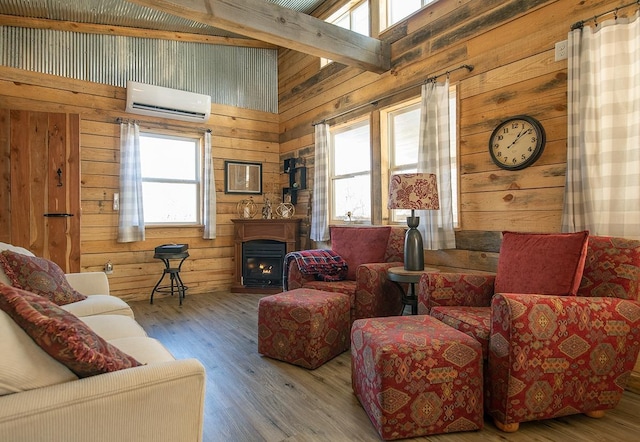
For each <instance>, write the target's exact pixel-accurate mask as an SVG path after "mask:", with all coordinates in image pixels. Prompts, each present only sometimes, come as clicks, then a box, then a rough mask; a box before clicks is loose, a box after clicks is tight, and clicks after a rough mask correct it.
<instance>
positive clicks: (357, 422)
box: [130, 293, 640, 442]
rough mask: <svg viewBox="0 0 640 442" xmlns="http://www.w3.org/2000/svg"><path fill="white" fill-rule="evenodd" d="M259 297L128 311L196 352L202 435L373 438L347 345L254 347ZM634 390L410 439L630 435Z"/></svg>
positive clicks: (638, 404)
mask: <svg viewBox="0 0 640 442" xmlns="http://www.w3.org/2000/svg"><path fill="white" fill-rule="evenodd" d="M263 296H265V295H258V294H247V293H241V294H238V293H226V294H224V293H223V294H221V293H217V294H215V295H192V296H187V298H186V299H185V301H184V303H183V306H182V307H179V306H178V299H177V298H175V297H173V298H172V297H170V296H159V297H156V298H155V299H154V305H150V304H149V303H148V301H136V302H131V303H130V304H131V307H132V308H133V310H134V312H135V315H136V319H137V320H138V322H139V323H140V324H141V325H142V326H143V327H144V328H145V330H146V331H147V333H148V334H149V335H150V336H152V337H154V338H156V339H158V340H160V341H161V342H162V343H163V344H164V345H165V346H166V347H167V348H168V349H169V350H170V351H171V352H172V353H173V355H174V356H175V357H176V358H180V359H182V358H191V357H193V358H197V359H199V360H200V361H201V362H202V363H203V364H204V366H205V367H206V370H207V393H206V401H205V420H204V440H205V441H207V442H209V441H215V442H217V441H225V442H227V441H242V442H245V441H246V442H254V441H256V442H258V441H269V442H271V441H296V442H311V441H323V442H324V441H331V442H342V441H377V440H380V438H379V436H378V434H377V432H376V431H375V430H374V428H373V426H372V424H371V423H370V421H369V418H368V417H367V415H366V414H365V412H364V410H363V409H362V407H361V406H360V404H359V402H358V400H357V399H356V397H355V396H354V395H353V393H352V391H351V377H350V376H351V371H350V359H349V352H345V353H343V354H341V355H340V356H338V357H337V358H335V359H333V360H331V361H329V362H327V363H326V364H324V365H323V366H321V367H319V368H317V369H316V370H313V371H310V370H306V369H304V368H300V367H296V366H293V365H289V364H286V363H283V362H278V361H275V360H272V359H269V358H266V357H263V356H261V355H260V354H258V352H257V314H258V300H259V299H260V298H261V297H263ZM639 434H640V395H637V394H634V393H630V392H625V394H624V396H623V399H622V402H621V403H620V405H619V406H618V408H617V409H616V410H613V411H611V412H608V413H607V414H606V415H605V417H604V418H602V419H592V418H589V417H586V416H583V415H574V416H568V417H565V418H561V419H552V420H547V421H539V422H528V423H523V424H521V425H520V430H519V431H518V432H516V433H512V434H508V433H503V432H500V431H499V430H497V429H496V428H495V427H494V425H493V424H492V423H490V422H489V421H487V422H486V424H485V428H484V429H483V430H481V431H477V432H465V433H452V434H445V435H438V436H430V437H428V438H427V437H422V438H416V439H410V440H415V441H427V440H428V441H442V442H458V441H565V440H573V441H576V442H577V441H618V442H619V441H632V440H633V441H635V440H638V437H639V436H638V435H639Z"/></svg>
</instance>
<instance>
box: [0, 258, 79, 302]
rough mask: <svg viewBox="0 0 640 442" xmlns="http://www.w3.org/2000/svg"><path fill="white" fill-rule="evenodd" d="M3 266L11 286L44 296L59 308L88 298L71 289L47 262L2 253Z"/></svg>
mask: <svg viewBox="0 0 640 442" xmlns="http://www.w3.org/2000/svg"><path fill="white" fill-rule="evenodd" d="M0 266H2V268H3V269H4V272H5V273H6V275H7V277H8V278H9V281H10V282H11V285H12V286H14V287H16V288H19V289H23V290H27V291H29V292H31V293H35V294H37V295H41V296H45V297H47V298H48V299H49V300H51V301H52V302H54V303H56V304H57V305H65V304H69V303H71V302H77V301H82V300H83V299H85V298H86V296H85V295H83V294H81V293H79V292H77V291H75V290H74V289H73V288H72V287H71V286H70V285H69V283H68V282H67V278H65V276H64V272H63V271H62V269H61V268H60V267H59V266H58V265H57V264H56V263H54V262H53V261H49V260H48V259H45V258H39V257H36V256H28V255H23V254H22V253H16V252H13V251H11V250H3V251H2V252H0Z"/></svg>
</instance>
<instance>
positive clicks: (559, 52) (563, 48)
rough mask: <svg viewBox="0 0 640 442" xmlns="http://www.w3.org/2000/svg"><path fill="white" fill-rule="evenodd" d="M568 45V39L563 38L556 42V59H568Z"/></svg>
mask: <svg viewBox="0 0 640 442" xmlns="http://www.w3.org/2000/svg"><path fill="white" fill-rule="evenodd" d="M568 45H569V43H568V42H567V40H562V41H559V42H558V43H556V61H561V60H566V59H567V57H568Z"/></svg>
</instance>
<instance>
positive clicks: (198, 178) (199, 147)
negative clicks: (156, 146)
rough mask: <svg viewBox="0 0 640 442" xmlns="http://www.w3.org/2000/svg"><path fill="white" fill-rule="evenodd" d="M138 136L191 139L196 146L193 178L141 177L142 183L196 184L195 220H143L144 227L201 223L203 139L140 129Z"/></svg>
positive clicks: (194, 135) (187, 225) (196, 135)
mask: <svg viewBox="0 0 640 442" xmlns="http://www.w3.org/2000/svg"><path fill="white" fill-rule="evenodd" d="M140 136H141V137H144V136H147V137H154V138H165V139H175V140H187V141H193V142H194V144H195V146H196V158H195V160H196V161H195V165H194V167H195V178H194V179H186V180H185V179H172V178H167V179H157V178H145V177H142V183H143V186H144V183H145V182H147V183H173V184H197V186H196V200H197V202H196V204H197V211H196V220H195V221H193V222H148V221H146V220H145V223H144V225H145V227H151V228H153V227H194V226H202V225H203V219H202V218H203V204H204V202H203V199H202V198H203V194H204V181H203V177H204V170H203V167H204V158H203V155H204V139H203V137H202V135H200V134H182V133H181V134H178V133H175V132H163V131H155V130H149V129H147V130H141V131H140Z"/></svg>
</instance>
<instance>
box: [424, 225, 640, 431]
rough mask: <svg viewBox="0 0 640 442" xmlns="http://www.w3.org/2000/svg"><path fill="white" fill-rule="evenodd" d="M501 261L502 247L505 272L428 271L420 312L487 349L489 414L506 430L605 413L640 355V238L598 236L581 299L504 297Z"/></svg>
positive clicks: (592, 242) (589, 251)
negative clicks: (500, 286)
mask: <svg viewBox="0 0 640 442" xmlns="http://www.w3.org/2000/svg"><path fill="white" fill-rule="evenodd" d="M558 236H560V235H558ZM503 246H504V240H503ZM550 252H551V253H554V252H555V250H551V251H550ZM531 255H533V254H530V255H529V256H528V258H529V259H531V258H533V256H531ZM542 255H543V256H542V259H547V257H548V256H547V255H546V254H542ZM502 262H503V252H502V249H501V252H500V259H499V263H498V273H497V274H496V276H492V275H478V274H464V273H427V274H424V275H423V276H422V278H421V280H420V283H419V288H418V301H419V302H418V311H419V313H422V314H430V315H431V316H433V317H435V318H437V319H439V320H441V321H442V322H444V323H446V324H448V325H450V326H452V327H454V328H456V329H458V330H460V331H463V332H465V333H467V334H468V335H470V336H472V337H474V338H476V339H477V340H478V341H479V342H480V343H481V345H482V347H483V355H484V358H485V360H486V361H487V363H485V368H484V383H485V386H484V391H485V412H487V413H488V414H489V415H490V416H491V417H492V418H493V419H494V422H495V424H496V426H497V427H498V428H500V429H501V430H503V431H508V432H511V431H517V429H518V427H519V424H520V422H526V421H533V420H541V419H549V418H555V417H560V416H565V415H571V414H576V413H584V414H586V415H588V416H590V417H602V416H604V413H605V411H606V410H610V409H613V408H615V407H616V405H617V404H618V402H619V400H620V398H621V396H622V393H623V391H624V389H625V387H626V384H627V381H628V379H629V377H630V374H631V371H632V370H633V367H634V364H635V362H636V359H637V357H638V351H639V349H640V302H638V297H639V295H640V241H635V240H627V239H623V238H614V237H598V236H591V237H589V238H588V242H587V249H586V260H585V264H584V270H583V272H582V273H581V282H580V285H579V288H578V289H577V293H576V295H577V296H571V294H569V295H568V296H562V295H559V294H556V295H553V296H551V295H543V294H531V293H535V292H529V294H521V293H508V292H502V293H500V290H496V287H497V282H498V279H499V278H500V270H501V267H500V264H501V263H502ZM523 271H524V272H525V274H526V272H527V269H523ZM536 277H540V275H537V274H535V272H530V273H529V275H528V278H529V279H536ZM495 292H498V293H495ZM538 293H542V292H538Z"/></svg>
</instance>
